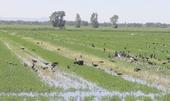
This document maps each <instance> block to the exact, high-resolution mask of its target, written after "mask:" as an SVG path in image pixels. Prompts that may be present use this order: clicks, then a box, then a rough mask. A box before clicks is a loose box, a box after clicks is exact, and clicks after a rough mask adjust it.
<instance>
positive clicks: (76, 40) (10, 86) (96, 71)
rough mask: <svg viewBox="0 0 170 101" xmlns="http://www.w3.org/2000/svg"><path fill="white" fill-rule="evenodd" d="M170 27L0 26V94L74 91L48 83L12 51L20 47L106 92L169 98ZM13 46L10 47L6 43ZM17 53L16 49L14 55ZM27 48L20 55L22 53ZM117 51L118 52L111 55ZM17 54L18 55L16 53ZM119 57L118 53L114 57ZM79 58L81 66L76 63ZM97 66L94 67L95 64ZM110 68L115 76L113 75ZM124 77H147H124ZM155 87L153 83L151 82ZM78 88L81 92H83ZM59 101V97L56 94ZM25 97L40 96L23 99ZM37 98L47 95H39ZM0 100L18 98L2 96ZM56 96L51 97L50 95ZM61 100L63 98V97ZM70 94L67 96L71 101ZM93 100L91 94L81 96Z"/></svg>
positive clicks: (131, 97)
mask: <svg viewBox="0 0 170 101" xmlns="http://www.w3.org/2000/svg"><path fill="white" fill-rule="evenodd" d="M169 39H170V30H169V29H156V28H141V29H137V28H126V29H125V28H120V29H116V30H114V29H112V28H99V29H92V28H80V29H76V28H71V27H69V28H66V29H65V30H59V29H56V28H52V27H48V26H33V25H32V26H31V25H29V26H28V25H22V26H21V25H3V26H1V27H0V57H1V58H0V59H1V61H0V72H1V73H0V75H1V76H0V80H1V82H0V92H2V93H11V92H14V93H20V92H38V93H44V92H48V93H51V92H74V91H76V90H77V89H75V88H69V89H68V90H66V91H65V90H64V88H62V87H57V86H49V85H48V84H47V83H44V81H42V80H41V79H42V78H41V77H39V76H38V74H37V73H36V72H35V71H34V70H32V68H30V67H28V68H27V67H25V66H24V65H23V61H22V60H21V59H19V58H18V57H17V55H16V53H17V51H19V50H20V48H21V47H24V49H26V51H27V50H28V53H29V54H36V56H39V57H41V58H43V59H45V60H47V61H49V62H53V61H57V62H58V67H57V68H59V69H60V70H62V71H64V72H66V73H69V74H72V75H76V76H77V77H81V78H83V79H85V80H87V81H89V82H92V83H94V84H96V85H97V86H99V87H101V88H103V89H106V90H107V91H108V92H114V91H116V92H120V93H124V92H139V91H140V92H143V93H145V94H150V93H151V94H157V95H158V96H155V97H154V99H157V100H160V101H162V100H163V101H164V100H165V101H166V100H167V101H168V99H170V98H169V92H168V91H165V90H164V89H163V88H160V89H159V87H156V86H159V85H161V86H163V87H165V89H166V88H167V89H168V88H170V86H169V85H170V79H169V78H170V75H169V74H170V60H169V59H170V40H169ZM6 43H9V45H11V48H12V50H11V49H9V48H8V46H7V44H6ZM15 51H16V53H15ZM26 53H27V52H25V53H23V54H26ZM115 53H117V54H115ZM19 55H20V54H19ZM116 55H119V56H116ZM79 57H81V58H82V59H83V60H84V61H85V64H84V65H83V66H80V65H77V64H74V61H75V58H79ZM94 64H95V65H97V66H95V65H94ZM110 72H114V73H115V74H116V75H111V74H110ZM124 75H128V76H130V77H133V78H137V79H140V80H143V81H146V82H147V83H146V84H142V83H141V82H133V80H125V79H124V78H123V77H124ZM152 84H153V85H155V86H151V85H152ZM82 92H85V91H84V90H82ZM55 97H56V99H57V95H55ZM25 98H26V99H32V100H35V99H38V98H35V97H25ZM39 98H40V99H41V100H47V101H48V100H49V99H50V97H43V96H39ZM0 99H6V100H10V99H20V100H23V99H24V97H22V96H18V97H13V96H11V97H10V96H9V97H8V96H5V95H4V96H1V97H0ZM54 99H55V98H54ZM63 99H64V98H63ZM71 99H73V100H74V97H73V98H71V97H70V100H71ZM83 99H84V100H86V99H87V100H92V101H93V100H95V96H93V95H92V96H89V97H86V98H83ZM113 99H115V100H121V99H122V97H121V96H112V97H108V96H106V97H103V98H101V100H113ZM125 100H127V101H132V100H134V101H136V100H146V101H150V100H153V98H150V96H148V97H146V96H139V97H138V96H133V95H128V96H125Z"/></svg>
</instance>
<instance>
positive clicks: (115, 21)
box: [110, 15, 119, 28]
mask: <svg viewBox="0 0 170 101" xmlns="http://www.w3.org/2000/svg"><path fill="white" fill-rule="evenodd" d="M118 19H119V17H118V15H114V16H113V17H111V18H110V21H111V23H112V24H113V27H114V28H118V25H117V22H118Z"/></svg>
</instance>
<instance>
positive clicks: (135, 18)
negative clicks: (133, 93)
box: [0, 0, 170, 23]
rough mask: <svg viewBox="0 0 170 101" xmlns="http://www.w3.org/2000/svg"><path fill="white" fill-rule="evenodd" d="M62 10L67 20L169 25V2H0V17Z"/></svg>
mask: <svg viewBox="0 0 170 101" xmlns="http://www.w3.org/2000/svg"><path fill="white" fill-rule="evenodd" d="M58 10H64V11H65V12H66V17H65V19H66V20H74V19H75V14H76V13H80V15H81V18H82V19H84V20H88V21H89V18H90V14H91V13H92V12H97V13H98V15H99V21H100V22H108V21H109V18H110V17H111V16H112V15H114V14H117V15H119V17H120V19H119V22H139V23H145V22H162V23H170V0H0V17H1V19H2V17H6V18H48V16H49V15H50V14H51V13H52V12H53V11H58Z"/></svg>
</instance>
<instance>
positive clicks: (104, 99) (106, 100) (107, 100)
mask: <svg viewBox="0 0 170 101" xmlns="http://www.w3.org/2000/svg"><path fill="white" fill-rule="evenodd" d="M101 101H122V100H121V98H120V97H117V96H109V97H102V98H101Z"/></svg>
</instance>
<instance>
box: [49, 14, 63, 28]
mask: <svg viewBox="0 0 170 101" xmlns="http://www.w3.org/2000/svg"><path fill="white" fill-rule="evenodd" d="M64 16H65V12H64V11H57V12H53V13H52V14H51V16H50V22H51V23H52V25H53V26H54V27H59V28H60V29H63V28H64V26H65V20H64Z"/></svg>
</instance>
